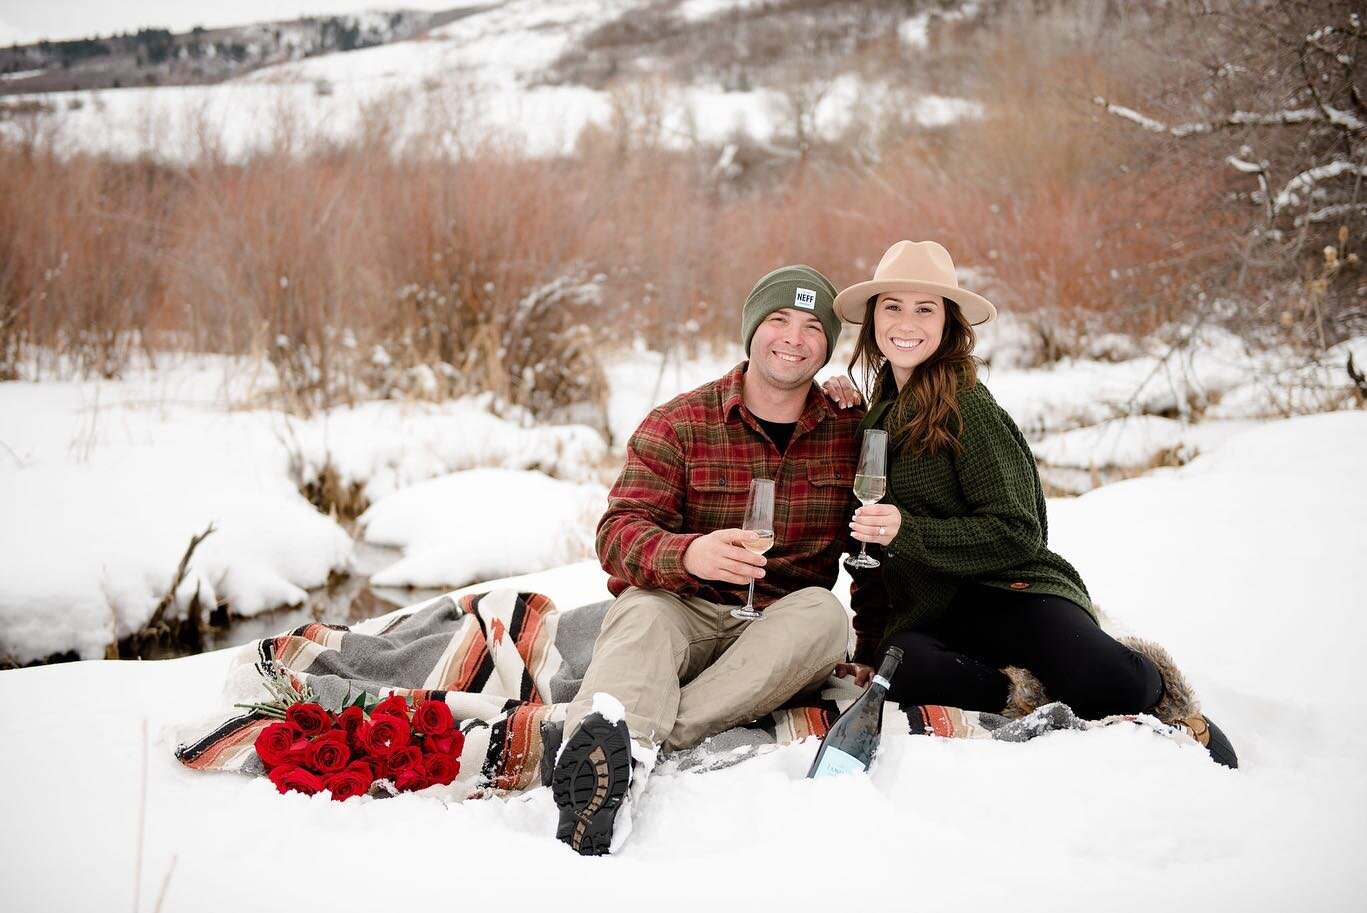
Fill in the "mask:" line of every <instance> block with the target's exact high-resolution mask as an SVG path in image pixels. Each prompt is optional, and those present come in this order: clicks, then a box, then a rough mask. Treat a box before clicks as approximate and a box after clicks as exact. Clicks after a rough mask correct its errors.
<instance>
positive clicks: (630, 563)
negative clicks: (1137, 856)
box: [598, 362, 887, 658]
mask: <svg viewBox="0 0 1367 913" xmlns="http://www.w3.org/2000/svg"><path fill="white" fill-rule="evenodd" d="M747 365H748V362H741V364H739V365H737V366H736V367H735V368H734V369H732V370H731V371H730V373H728V374H727V375H726V376H725V377H722V378H721V379H720V380H716V381H713V382H711V383H708V384H704V385H703V386H701V387H699V388H697V389H696V390H693V391H691V392H689V393H685V394H683V395H681V396H678V397H676V398H674V399H673V400H671V401H669V402H668V403H665V404H664V405H662V406H659V407H657V408H656V409H654V410H653V411H652V412H651V413H650V414H649V415H648V416H646V418H645V420H644V421H642V422H641V425H640V427H639V428H637V429H636V433H635V434H633V435H632V436H631V440H630V441H629V442H628V443H627V456H626V464H625V465H624V466H623V467H622V473H621V475H620V476H618V478H617V482H616V483H615V484H614V485H613V486H612V491H611V493H610V494H609V495H608V509H607V512H606V513H605V514H604V515H603V518H602V520H600V521H599V523H598V557H599V560H600V561H601V562H602V564H603V569H604V570H606V571H607V572H608V573H609V574H610V575H611V577H612V579H611V580H610V581H609V583H608V588H609V589H610V590H611V591H612V594H613V595H614V596H617V595H620V594H621V593H622V591H624V590H625V589H626V588H627V587H628V586H637V587H641V588H644V589H659V590H668V591H670V592H673V593H679V594H683V595H692V596H699V597H701V598H703V599H706V600H709V601H711V602H715V603H719V604H722V605H744V604H745V595H746V587H744V586H739V585H737V584H731V583H725V582H723V581H717V580H701V579H699V578H697V577H694V576H693V575H691V574H689V573H688V572H687V571H686V570H684V564H683V557H684V552H685V551H686V550H687V549H688V546H689V544H690V543H691V542H692V541H693V540H694V539H696V538H698V537H699V536H702V535H705V534H707V533H710V532H712V531H714V530H718V529H738V528H740V527H741V526H742V524H743V523H744V520H745V504H746V499H747V497H748V496H749V492H750V480H751V479H752V478H761V479H773V480H774V482H775V486H774V487H775V495H774V537H775V538H774V546H773V548H771V549H770V550H769V552H768V553H767V554H766V555H765V557H766V558H767V559H768V564H767V565H766V566H765V575H764V577H763V578H761V579H759V580H757V581H755V604H756V605H757V606H759V607H761V608H762V607H764V606H767V605H768V604H769V603H771V602H774V601H775V600H777V599H779V598H781V597H782V596H785V595H787V594H788V593H792V592H795V591H797V590H800V589H802V588H803V587H809V586H819V587H824V588H825V589H830V588H831V586H832V585H833V584H834V583H835V580H836V576H837V574H838V572H839V564H838V562H839V560H840V556H841V554H842V553H843V552H845V551H846V550H847V549H848V548H849V546H850V543H852V542H853V540H852V538H851V537H850V535H849V521H850V517H851V516H852V515H853V513H854V509H855V507H856V506H858V502H857V501H856V500H855V498H854V493H853V490H852V488H851V486H852V485H853V483H854V470H855V467H856V464H857V463H858V458H859V454H858V442H857V439H856V435H855V429H856V428H857V426H858V425H859V421H860V419H861V418H862V417H863V414H864V413H863V410H862V409H848V410H845V411H840V410H837V409H835V408H833V407H832V406H831V405H829V403H828V402H827V400H826V397H825V395H824V394H822V392H821V390H820V388H819V387H817V386H816V385H815V384H813V385H812V387H811V390H810V391H809V392H808V394H807V402H806V403H805V405H804V406H803V409H802V415H801V416H800V417H799V418H798V421H797V426H796V427H795V428H794V430H793V436H792V439H791V440H790V441H789V443H788V448H787V450H786V451H785V452H784V453H783V454H782V455H780V454H779V452H778V449H777V448H776V447H775V446H774V444H773V442H772V441H770V439H769V437H768V435H767V434H765V432H764V430H763V429H762V428H761V427H760V424H759V422H758V421H757V420H756V419H755V417H754V416H753V415H752V414H751V413H750V410H748V409H747V408H746V407H745V402H744V397H743V396H742V384H743V381H744V377H745V369H746V366H747ZM855 545H856V546H857V543H855ZM855 573H856V574H857V576H855V578H854V584H853V586H852V587H851V602H852V603H853V604H854V607H855V611H856V619H855V629H856V635H857V637H858V641H859V645H860V647H859V649H857V650H856V655H857V656H859V655H861V654H865V656H864V658H867V656H866V654H867V653H868V651H869V649H871V648H872V647H873V646H876V644H877V642H878V637H879V636H881V631H882V624H883V620H884V619H885V617H886V606H887V601H886V598H885V596H884V595H883V593H884V591H883V587H882V581H881V578H880V577H879V576H877V572H876V571H875V572H873V573H872V574H870V572H867V571H864V572H855ZM870 639H871V640H870Z"/></svg>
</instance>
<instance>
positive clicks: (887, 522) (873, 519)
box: [850, 504, 902, 545]
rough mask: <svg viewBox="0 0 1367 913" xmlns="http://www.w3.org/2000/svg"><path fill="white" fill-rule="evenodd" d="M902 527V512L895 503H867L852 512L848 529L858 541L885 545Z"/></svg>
mask: <svg viewBox="0 0 1367 913" xmlns="http://www.w3.org/2000/svg"><path fill="white" fill-rule="evenodd" d="M901 528H902V512H901V511H900V510H898V509H897V505H895V504H867V505H865V506H863V507H861V508H859V509H858V510H856V511H855V512H854V519H853V520H851V521H850V531H851V534H852V535H853V536H854V538H855V539H856V540H858V541H860V542H872V543H874V544H875V545H887V544H888V543H889V542H891V541H892V540H893V539H895V538H896V537H897V531H898V530H899V529H901Z"/></svg>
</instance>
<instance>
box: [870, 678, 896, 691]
mask: <svg viewBox="0 0 1367 913" xmlns="http://www.w3.org/2000/svg"><path fill="white" fill-rule="evenodd" d="M873 683H874V684H875V685H882V686H883V688H884V690H886V689H888V688H891V687H892V683H891V682H889V681H888V680H887V679H885V678H883V676H881V675H875V676H874V677H873Z"/></svg>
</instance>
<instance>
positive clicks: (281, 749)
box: [253, 723, 303, 770]
mask: <svg viewBox="0 0 1367 913" xmlns="http://www.w3.org/2000/svg"><path fill="white" fill-rule="evenodd" d="M302 736H303V733H301V732H300V731H299V727H298V726H296V725H294V724H293V723H271V724H270V725H269V726H267V727H266V728H265V729H263V730H261V733H260V734H259V735H258V736H257V737H256V742H254V743H253V745H254V747H255V748H256V753H257V754H258V755H260V757H261V763H262V764H265V765H266V770H270V769H271V768H272V767H274V766H275V765H277V764H280V763H282V762H283V761H284V760H285V758H286V755H288V753H289V750H290V746H291V745H293V744H294V743H295V741H297V740H298V739H300V738H302Z"/></svg>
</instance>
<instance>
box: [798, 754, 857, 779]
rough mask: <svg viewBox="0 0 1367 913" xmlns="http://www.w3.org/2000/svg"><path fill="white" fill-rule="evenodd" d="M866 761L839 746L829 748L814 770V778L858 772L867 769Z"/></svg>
mask: <svg viewBox="0 0 1367 913" xmlns="http://www.w3.org/2000/svg"><path fill="white" fill-rule="evenodd" d="M866 769H867V768H866V767H865V766H864V762H863V761H861V760H859V759H858V758H856V757H855V756H854V755H848V754H845V752H843V751H841V750H840V749H839V748H829V747H828V748H827V749H826V751H825V753H824V754H823V755H822V756H821V762H820V763H819V764H817V767H816V770H814V771H812V779H816V778H817V777H838V776H840V775H841V774H848V773H858V772H859V771H861V770H866Z"/></svg>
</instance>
